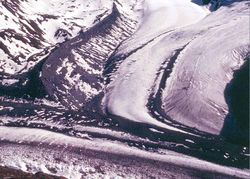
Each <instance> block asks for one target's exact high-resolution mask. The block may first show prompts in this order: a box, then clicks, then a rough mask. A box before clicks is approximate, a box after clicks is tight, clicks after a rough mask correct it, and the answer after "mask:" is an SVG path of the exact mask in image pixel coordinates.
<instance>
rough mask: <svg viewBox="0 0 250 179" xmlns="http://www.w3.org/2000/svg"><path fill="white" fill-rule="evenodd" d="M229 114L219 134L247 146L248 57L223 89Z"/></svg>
mask: <svg viewBox="0 0 250 179" xmlns="http://www.w3.org/2000/svg"><path fill="white" fill-rule="evenodd" d="M225 98H226V101H227V104H228V106H229V114H228V116H227V118H226V119H225V123H224V127H223V129H222V132H221V135H222V136H224V137H226V138H227V139H228V140H229V141H231V142H234V143H239V144H243V145H246V146H249V58H248V59H247V61H246V62H245V63H244V65H243V66H242V67H241V68H240V69H239V70H237V71H235V73H234V77H233V79H232V80H231V82H230V83H229V84H228V85H227V87H226V89H225Z"/></svg>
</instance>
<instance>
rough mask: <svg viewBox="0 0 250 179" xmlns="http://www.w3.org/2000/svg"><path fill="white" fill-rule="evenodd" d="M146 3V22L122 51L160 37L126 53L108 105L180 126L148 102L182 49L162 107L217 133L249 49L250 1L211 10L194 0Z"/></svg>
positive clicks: (112, 109) (127, 115)
mask: <svg viewBox="0 0 250 179" xmlns="http://www.w3.org/2000/svg"><path fill="white" fill-rule="evenodd" d="M145 3H146V4H145V5H146V6H145V7H146V8H145V12H144V14H145V16H144V19H143V22H142V25H141V27H140V28H139V30H138V31H137V32H136V33H135V35H134V36H132V37H131V39H129V40H127V41H126V42H125V43H124V44H123V45H122V46H121V47H120V48H119V50H118V53H117V55H121V54H126V53H128V52H130V51H131V50H132V49H135V48H138V44H139V45H142V44H145V42H147V41H149V40H150V39H152V38H155V39H154V40H153V41H151V42H149V43H148V44H147V45H145V46H142V47H143V48H140V49H139V50H137V51H136V52H135V53H133V54H132V55H130V56H129V57H128V58H126V59H125V60H124V61H123V62H122V63H121V65H120V66H119V68H118V70H117V71H116V72H115V73H114V74H113V75H112V81H111V83H110V84H109V85H108V86H107V88H106V92H107V93H106V97H105V100H104V102H105V104H106V106H107V109H108V111H109V112H110V113H112V114H114V115H116V116H120V117H123V118H126V119H129V120H133V121H135V122H141V123H147V124H152V125H156V126H159V127H164V128H167V129H171V130H178V129H173V127H170V126H167V125H166V124H163V123H161V122H159V121H157V120H156V119H155V118H153V117H152V116H151V115H150V114H149V110H148V108H147V106H146V105H147V103H148V100H149V95H150V94H151V93H152V92H154V91H155V90H156V91H157V90H158V88H159V81H160V80H161V77H162V75H163V71H164V70H162V69H161V68H162V67H164V68H165V65H167V64H168V63H170V61H171V58H173V57H174V55H175V54H176V50H180V49H181V52H180V54H178V55H177V57H175V58H176V59H175V63H174V67H173V69H172V70H173V72H172V73H171V76H170V78H168V79H167V82H166V89H164V91H163V97H162V101H163V105H162V109H164V111H165V113H166V114H167V115H169V116H170V117H171V118H172V119H173V120H175V121H177V122H180V123H182V124H184V125H187V126H190V127H195V128H197V129H199V130H202V131H206V132H210V133H214V134H218V133H219V131H220V130H221V128H222V125H223V122H224V118H225V115H226V114H227V105H226V103H225V100H224V95H223V92H224V89H225V86H226V84H227V83H228V82H229V81H230V80H231V78H232V74H233V70H234V69H237V68H239V67H240V65H241V64H242V62H243V58H245V57H246V53H247V52H248V45H249V41H248V39H249V38H246V37H248V35H249V26H248V25H246V24H249V21H248V18H249V16H248V12H247V9H248V6H247V4H246V2H237V3H234V4H233V5H232V7H230V8H229V7H221V8H220V9H219V10H217V11H216V12H213V13H211V14H209V13H208V11H207V10H206V9H204V8H203V7H200V6H198V5H196V4H194V3H192V2H191V1H190V0H181V1H179V0H177V1H176V0H165V1H164V0H158V1H157V3H156V2H155V1H153V0H152V1H151V0H146V1H145ZM162 32H166V33H165V34H163V35H161V34H162ZM157 36H158V37H157ZM135 42H136V43H135ZM157 73H158V74H160V75H159V76H157Z"/></svg>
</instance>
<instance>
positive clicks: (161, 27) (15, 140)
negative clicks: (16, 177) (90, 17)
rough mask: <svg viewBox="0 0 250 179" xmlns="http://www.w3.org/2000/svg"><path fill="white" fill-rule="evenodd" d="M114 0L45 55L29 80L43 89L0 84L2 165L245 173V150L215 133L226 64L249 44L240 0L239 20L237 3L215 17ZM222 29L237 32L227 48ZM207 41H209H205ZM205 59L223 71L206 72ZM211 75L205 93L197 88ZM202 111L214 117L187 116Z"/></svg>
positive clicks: (113, 172) (68, 172) (78, 172)
mask: <svg viewBox="0 0 250 179" xmlns="http://www.w3.org/2000/svg"><path fill="white" fill-rule="evenodd" d="M100 2H101V3H103V2H102V1H100ZM100 2H99V1H98V2H97V4H98V3H100ZM111 2H112V1H110V2H109V3H108V4H109V5H111V4H112V3H111ZM114 2H115V4H116V5H115V6H113V9H112V8H110V9H112V10H110V11H104V10H103V9H102V8H100V9H102V10H101V11H104V12H103V14H101V15H98V16H100V19H99V18H97V19H98V20H100V22H99V23H95V25H93V26H91V27H89V29H88V30H87V31H85V32H80V33H79V34H78V35H76V36H75V37H74V38H71V39H69V40H67V41H65V42H64V43H62V44H60V45H59V46H58V47H57V49H56V50H54V51H53V52H52V53H51V54H50V55H49V57H48V58H45V59H43V61H45V62H44V64H43V67H42V69H41V71H40V72H39V75H37V76H35V77H36V78H35V80H41V81H39V83H38V84H39V85H42V86H43V87H44V89H43V90H44V91H42V92H45V93H47V94H48V95H46V96H45V97H43V95H41V96H37V97H36V96H35V97H34V98H32V99H31V98H26V97H25V95H23V94H22V95H17V96H15V95H14V96H11V93H4V92H3V91H2V92H1V91H0V92H1V93H0V94H1V96H0V148H1V149H0V162H2V163H0V165H6V166H9V167H14V168H18V169H22V170H24V171H28V172H37V171H41V170H42V171H43V172H45V173H51V174H58V175H63V176H66V177H68V178H74V179H75V178H79V179H80V178H81V177H82V176H86V178H88V177H89V178H91V177H92V178H104V177H118V178H119V177H120V175H118V173H119V172H120V167H122V169H123V170H124V173H125V175H126V176H125V177H127V178H136V177H139V178H147V177H148V176H149V175H150V174H151V173H152V171H157V172H158V174H159V175H156V178H157V177H160V178H169V177H170V176H171V174H172V173H174V174H177V175H178V177H179V178H183V177H186V176H185V175H188V177H190V178H192V177H193V176H198V173H199V172H201V171H202V172H205V173H206V174H207V175H208V176H211V177H212V176H213V175H214V174H217V175H218V176H221V177H222V178H223V177H225V178H230V177H232V178H233V177H234V176H239V177H240V178H249V177H250V175H249V173H248V171H245V170H242V169H245V168H248V161H249V157H248V148H247V147H243V146H238V145H235V144H232V143H229V142H227V141H225V140H223V139H222V138H221V137H220V136H219V135H218V132H219V130H220V128H221V125H222V124H223V121H216V120H217V119H221V118H223V117H225V116H224V115H225V113H226V112H227V109H226V105H225V104H224V103H223V102H224V100H223V94H221V93H222V90H223V86H225V84H226V83H227V82H228V81H229V80H230V75H232V72H231V71H229V70H230V69H232V68H237V67H239V66H240V65H241V64H242V58H245V56H246V54H247V48H246V47H247V43H248V42H247V41H246V39H244V35H242V36H241V35H239V34H245V33H246V31H247V29H246V28H244V27H242V26H240V25H239V24H243V22H245V20H246V17H245V16H244V15H245V14H244V13H246V8H245V7H246V5H245V4H244V3H239V5H238V6H236V8H238V9H237V10H238V11H237V13H238V14H237V15H238V16H240V17H239V18H235V19H234V20H231V19H230V18H232V17H234V14H233V13H232V14H230V13H231V12H234V11H233V10H232V11H231V10H230V9H229V10H228V9H226V8H225V9H222V10H221V11H219V12H218V13H217V14H216V12H214V13H215V15H214V16H213V13H211V14H210V11H209V10H208V9H207V8H206V7H204V6H199V5H197V4H195V3H194V2H193V1H191V0H137V1H133V0H131V1H123V0H118V1H114ZM104 4H105V3H104ZM125 4H126V5H125ZM83 6H84V5H83ZM105 6H106V4H105ZM111 6H112V5H111ZM86 7H88V6H86ZM105 8H107V7H105ZM105 8H104V9H105ZM224 11H225V12H224ZM108 12H109V13H110V14H108V15H105V14H106V13H108ZM126 13H128V14H126ZM129 13H130V14H129ZM227 13H228V14H227ZM231 16H232V17H231ZM130 17H131V18H130ZM217 17H218V18H220V20H221V21H218V22H217V21H216V20H214V19H215V18H217ZM227 17H228V18H227ZM98 20H97V21H98ZM232 27H238V31H239V33H237V31H234V32H231V31H233V30H230V29H231V28H232ZM224 30H227V31H229V32H231V34H233V35H234V36H233V37H235V38H234V39H237V40H235V41H236V42H237V44H236V45H235V46H234V45H231V46H230V45H228V44H233V42H232V41H230V40H228V39H229V38H228V36H227V35H223V33H222V32H223V31H224ZM213 34H215V35H213ZM206 36H207V39H206ZM214 36H222V38H221V39H222V40H223V41H227V45H224V46H225V50H224V51H223V50H221V49H220V48H218V50H217V51H216V50H213V49H212V48H211V46H212V44H215V45H216V46H219V44H217V42H218V39H213V38H212V37H214ZM236 37H237V38H236ZM203 39H206V42H208V41H209V40H211V44H210V43H208V45H207V46H206V45H204V46H203V44H204V42H203ZM231 39H233V38H231ZM209 42H210V41H209ZM218 43H219V42H218ZM209 45H210V46H209ZM203 48H204V49H205V50H204V51H208V52H207V53H208V54H206V53H205V52H204V53H203ZM52 49H53V48H52ZM194 49H195V50H194ZM211 49H212V50H211ZM209 50H210V51H209ZM0 52H1V51H0ZM209 52H211V53H214V54H216V55H217V56H218V57H217V56H216V57H215V56H209V54H210V53H209ZM220 52H221V53H220ZM193 57H194V59H192V58H193ZM223 58H224V59H223ZM204 59H209V60H210V59H211V62H210V61H209V60H204ZM213 59H214V60H213ZM220 59H223V60H222V64H220V63H219V62H218V61H220ZM230 60H231V61H230ZM209 63H212V64H213V65H214V68H215V69H216V70H218V71H220V70H221V69H223V70H224V71H223V72H224V73H225V74H224V73H223V74H221V73H219V74H216V73H214V72H213V71H212V72H211V71H209V69H208V70H207V68H206V65H207V66H208V65H211V64H209ZM199 67H200V68H201V69H199ZM39 69H40V67H39ZM35 70H37V69H35ZM206 70H207V71H206ZM210 70H211V69H210ZM31 71H32V72H31V73H35V72H33V71H34V70H31ZM209 73H211V76H209V75H210V74H209ZM207 76H208V77H207ZM217 77H218V82H215V85H214V86H215V87H214V88H213V87H211V88H212V90H211V91H212V92H211V93H209V92H207V91H204V90H200V91H199V90H197V89H200V88H202V87H203V88H204V86H205V84H206V83H208V82H207V81H209V80H210V79H215V78H217ZM0 79H1V78H0ZM185 80H186V81H185ZM223 80H224V81H223ZM220 81H223V82H220ZM210 83H211V82H210ZM36 84H37V83H34V85H33V86H32V87H34V86H35V85H36ZM210 85H211V84H210ZM31 89H32V88H31ZM27 90H29V88H28V89H27ZM192 90H193V91H192ZM39 92H40V91H38V93H39ZM2 93H3V95H2ZM14 93H15V91H14ZM23 93H25V92H23ZM178 93H180V94H181V95H182V96H181V97H179V96H178ZM199 93H204V96H205V97H204V98H202V97H200V96H199ZM213 93H215V95H213ZM196 94H197V95H198V97H197V95H196ZM220 94H221V96H220ZM211 96H212V97H211ZM189 98H192V99H191V100H189ZM183 101H184V102H183ZM196 103H197V104H196ZM185 104H190V105H189V106H188V107H186V106H185ZM195 105H199V106H201V107H200V108H199V107H197V109H196V108H194V106H195ZM178 107H179V108H178ZM190 108H191V109H190ZM211 109H212V112H210V111H211ZM202 110H204V111H205V112H204V114H205V115H206V114H209V117H210V116H212V117H214V118H212V117H211V118H212V119H211V121H208V120H207V119H203V118H200V116H198V117H197V116H194V115H193V113H192V112H193V111H198V114H199V115H200V113H201V112H200V111H202ZM182 112H183V113H184V114H186V112H187V113H188V115H186V116H184V117H183V115H182ZM195 117H196V118H195ZM209 124H210V125H209ZM13 130H14V131H15V132H12V131H13ZM20 136H21V137H20ZM232 148H233V150H232ZM14 149H15V150H14ZM45 154H46V155H45ZM12 156H15V157H16V158H15V159H14V158H13V157H12ZM62 156H63V159H60V160H58V158H60V157H62ZM44 157H45V158H44ZM64 158H65V160H64ZM103 161H105V162H106V163H105V164H104V163H102V162H103ZM134 161H136V162H134ZM152 162H153V163H155V162H156V163H157V162H158V163H157V166H154V165H152ZM128 163H129V164H128ZM101 164H103V166H101V167H100V166H99V165H101ZM158 164H159V166H158ZM137 165H138V166H139V167H138V166H137ZM143 165H144V166H147V167H148V169H147V170H146V172H145V173H144V172H143V170H142V166H143ZM221 165H223V166H221ZM125 166H130V168H133V167H132V166H134V167H135V168H133V169H127V167H125ZM160 166H164V167H160ZM168 166H173V167H172V168H171V167H170V168H169V167H168ZM175 166H177V168H175ZM102 167H103V168H104V169H102ZM165 167H166V168H165ZM234 167H235V168H234ZM149 168H150V169H149ZM179 168H181V170H182V171H179ZM190 170H191V171H192V172H191V174H190V176H189V174H187V173H188V172H190ZM93 171H94V172H93ZM128 172H131V175H129V174H127V173H128ZM138 172H139V174H138ZM157 172H156V173H157ZM178 172H179V173H178ZM124 173H123V174H124ZM182 174H183V175H182ZM177 175H176V176H177ZM121 176H124V175H121ZM188 177H187V178H188Z"/></svg>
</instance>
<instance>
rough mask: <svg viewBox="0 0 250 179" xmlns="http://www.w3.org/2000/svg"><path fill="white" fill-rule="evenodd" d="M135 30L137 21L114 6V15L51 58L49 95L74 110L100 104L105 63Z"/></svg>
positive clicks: (46, 69)
mask: <svg viewBox="0 0 250 179" xmlns="http://www.w3.org/2000/svg"><path fill="white" fill-rule="evenodd" d="M135 28H136V21H135V20H133V19H130V18H129V17H125V16H124V15H123V14H121V13H120V12H119V10H118V9H117V7H116V5H115V4H114V6H113V9H112V12H111V14H110V15H108V16H107V17H106V18H104V19H103V20H102V21H100V22H99V23H97V24H96V25H95V26H93V27H92V28H90V29H89V30H87V31H86V32H82V33H81V34H80V35H79V36H77V37H75V38H73V39H72V40H69V41H68V42H66V43H64V44H63V45H62V47H61V48H59V49H58V50H56V51H55V52H54V53H52V54H51V55H50V56H49V58H48V60H47V61H46V62H45V64H44V65H43V69H42V77H41V78H42V81H43V84H44V86H45V88H46V90H47V92H48V93H49V94H50V95H51V96H52V97H53V98H54V99H56V100H58V101H60V102H61V103H62V104H63V105H65V106H66V107H68V108H70V109H73V110H78V109H80V108H81V107H83V106H86V105H88V104H96V102H98V101H99V97H98V96H100V95H102V89H103V81H104V79H103V77H102V73H103V66H104V63H105V61H106V60H107V58H108V57H109V56H110V54H111V53H112V52H113V51H114V50H115V49H116V48H117V46H118V45H119V44H120V43H121V42H122V41H123V40H125V39H126V38H127V37H129V36H130V35H131V34H132V33H133V32H134V30H135Z"/></svg>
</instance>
